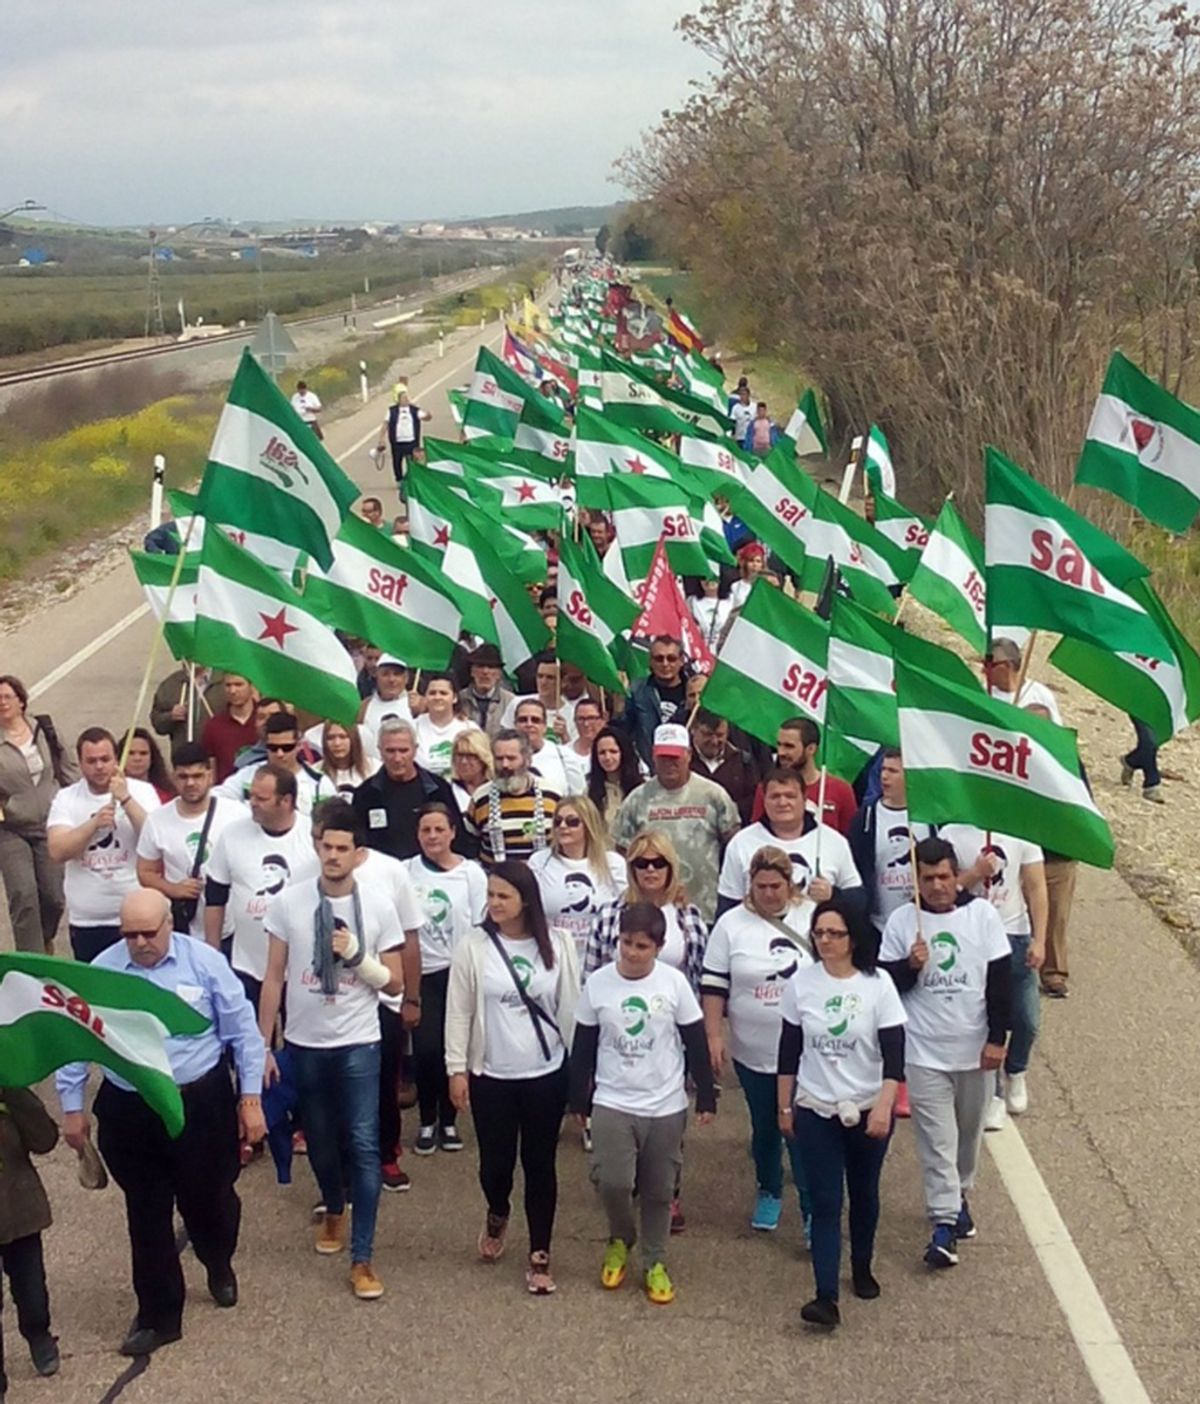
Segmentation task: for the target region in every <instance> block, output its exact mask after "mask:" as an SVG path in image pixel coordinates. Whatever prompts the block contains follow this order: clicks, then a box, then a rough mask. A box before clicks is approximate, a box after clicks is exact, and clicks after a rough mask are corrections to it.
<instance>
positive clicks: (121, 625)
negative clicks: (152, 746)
mask: <svg viewBox="0 0 1200 1404" xmlns="http://www.w3.org/2000/svg"><path fill="white" fill-rule="evenodd" d="M489 340H491V338H490V337H485V338H484V341H485V342H486V341H489ZM472 354H474V352H473V353H472ZM461 368H462V363H461V362H460V363H459V364H458V365H456V366H455V368H454V369H453V370H449V371H447V372H446V374H445V375H443V376H442V377H441V378H440V379H439V380H435V381H434V382H433V384H432V385H428V386H426V387H425V390H424V391H422V394H423V395H425V394H432V392H433V391H434V390H436V389H437V388H438V386H439V385H445V383H446V381H448V380H452V379H453V378H454V377H455V376H456V375H458V374H459V371H460V370H461ZM378 432H379V430H378V429H372V430H371V432H370V433H369V434H366V435H364V436H363V437H362V438H361V439H359V441H358V443H356V444H352V445H351V446H350V448H348V449H347V450H346V451H345V453H340V454H338V455H337V458H336V459H335V462H337V463H344V462H345V461H346V459H347V458H349V457H350V455H351V454H352V453H357V452H358V450H359V449H360V448H362V446H363V445H364V444H365V443H367V441H368V440H370V439H373V438H374V437H375V435H376V434H378ZM149 612H150V606H149V605H148V604H140V605H138V607H137V608H136V609H131V610H130V611H129V613H128V614H127V615H125V617H124V618H123V619H118V620H117V622H116V623H115V624H113V625H112V626H111V627H110V628H108V629H105V631H104V632H103V633H102V634H98V635H97V636H96V637H95V638H94V639H93V640H92V641H91V643H90V644H86V645H85V646H84V647H83V648H81V649H80V650H79V652H78V653H73V654H72V655H71V656H70V658H68V659H67V660H66V662H65V663H60V664H59V665H58V667H57V668H55V669H53V670H52V671H51V672H49V673H47V674H46V676H45V677H44V678H39V679H38V681H37V682H35V683H34V684H33V686H32V687H31V688H30V689H29V700H30V701H31V702H32V701H34V700H35V699H36V698H38V697H40V696H41V695H42V693H43V692H48V691H49V690H50V689H51V688H52V687H55V686H56V685H57V684H58V683H60V682H62V680H63V679H64V678H65V677H69V676H70V675H71V674H72V673H73V672H74V671H75V669H76V668H78V667H79V666H80V664H81V663H86V662H87V661H88V659H89V658H92V657H94V656H95V655H96V654H97V653H99V652H100V650H101V649H102V648H104V647H105V646H106V645H108V644H110V643H112V641H113V639H115V638H117V637H118V635H120V634H123V633H124V632H125V630H126V629H128V628H130V627H131V625H134V624H136V623H137V622H138V620H139V619H141V617H142V616H143V615H144V614H148V613H149Z"/></svg>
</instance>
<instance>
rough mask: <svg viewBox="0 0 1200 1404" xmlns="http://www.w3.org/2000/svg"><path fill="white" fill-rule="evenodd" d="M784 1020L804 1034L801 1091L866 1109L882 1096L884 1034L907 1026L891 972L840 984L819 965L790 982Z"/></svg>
mask: <svg viewBox="0 0 1200 1404" xmlns="http://www.w3.org/2000/svg"><path fill="white" fill-rule="evenodd" d="M781 1014H782V1018H784V1019H786V1020H787V1021H788V1023H789V1024H799V1026H800V1028H801V1029H802V1030H803V1033H804V1051H803V1052H802V1053H801V1054H800V1071H799V1073H798V1074H797V1077H796V1085H797V1087H802V1088H803V1089H804V1090H805V1091H806V1092H807V1093H808V1095H809V1096H810V1097H815V1098H816V1099H817V1101H819V1102H829V1103H832V1104H834V1105H836V1104H837V1103H838V1102H856V1103H858V1104H859V1105H861V1104H862V1103H863V1102H867V1101H870V1100H871V1098H873V1097H875V1096H876V1095H877V1094H878V1092H879V1089H880V1087H881V1086H882V1085H883V1055H882V1054H881V1053H880V1050H879V1030H880V1029H890V1028H894V1027H895V1026H896V1025H897V1024H904V1023H905V1022H907V1021H906V1019H905V1012H904V1005H903V1003H902V1002H901V999H900V996H899V995H898V994H897V993H896V986H895V985H894V984H893V983H892V977H891V976H890V975H889V974H888V973H887V971H886V970H879V971H876V973H875V974H874V975H866V974H864V973H863V972H862V971H861V970H856V971H855V972H854V974H853V975H851V976H850V977H849V978H848V979H846V980H835V979H834V977H833V976H832V975H830V974H828V973H827V972H826V970H825V967H824V966H823V965H822V964H820V962H816V963H814V964H812V965H809V966H807V967H805V968H804V969H802V970H798V971H797V972H796V973H795V975H793V976H792V978H791V979H790V980H789V981H788V984H787V988H786V989H785V990H784V992H783V1005H782V1009H781ZM976 1060H977V1061H978V1053H977V1054H976Z"/></svg>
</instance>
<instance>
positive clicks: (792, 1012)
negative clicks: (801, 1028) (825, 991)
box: [779, 971, 801, 1025]
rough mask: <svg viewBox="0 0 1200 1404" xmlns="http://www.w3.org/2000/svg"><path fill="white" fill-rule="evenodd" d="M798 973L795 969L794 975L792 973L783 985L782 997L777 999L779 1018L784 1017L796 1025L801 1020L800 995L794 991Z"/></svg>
mask: <svg viewBox="0 0 1200 1404" xmlns="http://www.w3.org/2000/svg"><path fill="white" fill-rule="evenodd" d="M799 973H800V972H799V971H797V972H796V975H793V976H792V978H791V979H790V980H789V981H788V982H787V984H786V985H784V987H783V998H782V999H781V1000H780V1001H779V1017H780V1018H781V1019H786V1020H787V1021H788V1023H789V1024H796V1025H799V1024H800V1022H801V1020H800V996H799V994H798V993H797V991H796V978H797V976H798V975H799Z"/></svg>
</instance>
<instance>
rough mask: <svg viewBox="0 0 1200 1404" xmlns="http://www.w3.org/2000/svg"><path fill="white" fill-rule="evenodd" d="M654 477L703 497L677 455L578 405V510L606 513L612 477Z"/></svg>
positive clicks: (641, 435)
mask: <svg viewBox="0 0 1200 1404" xmlns="http://www.w3.org/2000/svg"><path fill="white" fill-rule="evenodd" d="M626 474H632V475H633V476H634V477H638V478H643V479H648V478H658V479H661V480H663V481H666V482H673V483H676V484H679V485H681V486H682V487H684V488H685V489H686V490H687V491H688V492H689V493H691V494H693V495H698V496H704V495H706V494H705V491H704V487H703V485H702V484H701V483H700V481H699V480H698V479H695V478H693V476H692V474H691V473H690V472H689V470H688V468H687V466H686V465H685V464H683V463H681V462H680V459H679V457H678V455H677V454H674V453H672V452H671V450H670V449H669V448H666V447H665V446H664V445H662V444H657V443H655V442H654V440H653V439H648V438H647V437H646V436H645V434H642V433H639V432H638V431H637V430H636V429H627V428H624V427H622V426H621V425H620V424H618V423H617V422H616V421H615V420H614V419H613V418H612V417H611V416H610V415H609V414H608V413H607V412H605V413H603V414H601V413H598V412H597V411H596V410H593V409H588V408H587V406H586V405H580V406H579V408H578V410H577V411H576V415H575V494H576V500H577V501H578V503H579V505H580V506H581V507H594V508H598V509H600V510H602V511H607V510H608V509H609V506H610V501H609V492H608V485H609V480H610V479H611V478H612V477H621V476H624V475H626Z"/></svg>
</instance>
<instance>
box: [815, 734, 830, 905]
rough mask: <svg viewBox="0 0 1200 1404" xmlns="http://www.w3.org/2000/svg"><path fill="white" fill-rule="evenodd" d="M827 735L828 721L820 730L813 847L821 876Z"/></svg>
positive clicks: (826, 772)
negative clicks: (819, 775) (819, 770)
mask: <svg viewBox="0 0 1200 1404" xmlns="http://www.w3.org/2000/svg"><path fill="white" fill-rule="evenodd" d="M828 737H829V723H828V722H826V723H825V726H824V728H823V729H822V731H821V779H820V781H819V783H818V785H817V842H816V845H815V846H814V849H813V870H814V871H815V873H816V875H817V877H820V876H821V830H822V829H823V828H824V827H825V781H826V779H827V777H828V775H829V766H828V764H827V761H826V756H825V748H826V742H827V740H828Z"/></svg>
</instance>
